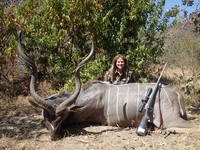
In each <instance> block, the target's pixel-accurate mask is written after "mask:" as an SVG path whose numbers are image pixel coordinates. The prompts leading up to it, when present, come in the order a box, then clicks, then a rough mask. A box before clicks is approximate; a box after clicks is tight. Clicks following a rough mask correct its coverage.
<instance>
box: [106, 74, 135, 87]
mask: <svg viewBox="0 0 200 150" xmlns="http://www.w3.org/2000/svg"><path fill="white" fill-rule="evenodd" d="M132 74H133V73H132V71H127V72H124V73H123V74H122V75H120V74H119V73H118V72H117V71H116V72H115V78H113V77H112V75H111V74H110V72H109V71H108V72H107V73H106V74H105V76H104V81H108V82H110V83H112V84H127V83H130V82H132V80H133V77H132Z"/></svg>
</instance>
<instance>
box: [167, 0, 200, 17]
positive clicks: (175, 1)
mask: <svg viewBox="0 0 200 150" xmlns="http://www.w3.org/2000/svg"><path fill="white" fill-rule="evenodd" d="M198 3H200V0H194V5H193V6H184V5H182V0H166V1H165V8H164V9H165V10H167V9H170V8H171V7H173V6H174V5H179V6H180V8H181V9H186V10H187V11H188V13H189V14H190V13H191V12H194V11H195V10H196V6H197V4H198ZM199 8H200V6H199Z"/></svg>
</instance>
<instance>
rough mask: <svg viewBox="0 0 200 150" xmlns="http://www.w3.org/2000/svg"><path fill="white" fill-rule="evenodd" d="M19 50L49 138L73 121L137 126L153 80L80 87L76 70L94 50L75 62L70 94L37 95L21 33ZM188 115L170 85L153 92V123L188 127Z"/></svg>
mask: <svg viewBox="0 0 200 150" xmlns="http://www.w3.org/2000/svg"><path fill="white" fill-rule="evenodd" d="M18 39H19V41H18V51H19V55H20V57H21V58H22V60H23V61H24V62H25V63H26V64H27V65H28V66H29V67H30V70H31V81H30V93H31V96H32V99H31V100H30V102H31V103H32V104H34V105H35V106H37V107H39V108H42V109H43V117H44V121H43V123H44V124H45V126H46V128H47V129H48V130H49V132H50V135H51V139H52V140H57V139H59V138H61V137H63V135H64V129H67V126H69V125H72V124H75V123H92V122H93V123H99V124H103V125H111V126H116V125H117V126H121V127H127V126H133V127H135V126H137V125H138V123H139V122H140V120H141V117H142V114H141V113H140V112H139V111H138V109H139V106H140V104H141V103H142V101H141V100H142V99H143V98H144V96H145V93H146V91H147V89H148V88H153V87H154V86H155V83H129V84H124V85H113V84H109V83H106V82H101V81H97V82H92V83H91V84H90V85H89V86H88V87H87V88H81V82H80V77H79V72H80V69H81V67H83V65H84V64H85V63H87V62H88V61H89V60H90V59H91V57H92V55H93V52H94V46H93V43H92V48H91V52H90V54H89V55H88V56H87V57H86V58H85V59H84V60H83V61H82V62H80V63H79V64H78V66H77V68H76V71H75V84H76V88H75V91H74V92H73V93H72V94H69V93H60V94H56V95H52V96H50V97H48V98H42V97H40V96H39V95H38V94H37V92H36V90H35V82H36V77H37V68H36V66H35V63H34V62H33V61H32V60H30V59H29V58H28V57H27V56H26V55H25V54H24V51H23V49H22V46H21V34H19V35H18ZM186 119H187V115H186V111H185V107H184V102H183V99H182V96H181V95H180V94H179V93H178V92H177V91H176V90H175V89H173V88H172V87H171V86H162V87H161V88H160V90H159V92H158V94H157V96H156V101H155V105H154V117H153V123H154V125H155V127H159V128H170V127H180V128H184V127H185V128H186V127H191V126H192V124H191V123H190V122H189V121H186Z"/></svg>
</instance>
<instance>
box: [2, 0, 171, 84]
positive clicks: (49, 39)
mask: <svg viewBox="0 0 200 150" xmlns="http://www.w3.org/2000/svg"><path fill="white" fill-rule="evenodd" d="M164 4H165V0H146V1H138V0H104V1H96V0H45V1H41V0H34V1H32V0H24V1H23V3H22V5H21V6H18V7H10V8H11V9H10V11H8V13H7V14H12V15H10V17H8V19H7V20H9V19H10V22H9V21H8V24H9V25H10V27H9V28H14V29H15V31H16V30H22V31H23V33H24V37H26V38H25V43H26V53H28V55H29V56H30V55H31V56H32V59H34V60H35V61H36V64H37V65H38V68H39V72H41V74H42V77H43V79H45V80H49V81H50V82H52V83H53V84H54V85H55V87H61V86H63V85H64V84H67V86H70V87H72V84H73V82H72V81H73V76H72V75H73V71H74V69H75V67H76V65H77V64H78V62H80V61H81V60H82V59H83V58H84V57H85V56H86V55H87V54H88V53H89V50H90V47H91V44H90V42H89V41H91V39H92V38H93V39H94V43H95V52H96V53H95V59H94V60H93V61H91V62H90V63H89V64H87V66H86V67H85V68H84V70H83V71H82V72H81V76H82V78H84V79H83V81H84V82H86V81H87V80H90V79H95V78H97V77H98V76H102V75H103V73H104V72H105V71H106V70H107V69H108V68H109V67H110V64H111V60H112V58H113V57H114V56H115V55H116V54H118V53H121V54H124V55H126V56H127V58H128V60H129V64H130V68H131V69H132V70H134V72H135V73H141V72H144V71H145V69H146V68H147V67H148V65H147V64H149V62H152V61H153V62H155V61H156V59H157V57H158V56H159V55H161V52H162V46H163V39H162V38H161V37H160V34H161V33H162V32H163V31H164V30H165V28H166V23H167V19H166V18H162V14H163V6H164ZM11 10H12V11H11ZM7 14H6V15H7ZM15 33H16V32H15ZM9 43H10V45H9V46H8V48H7V51H11V49H12V48H13V47H16V44H17V43H16V38H14V37H13V38H11V39H10V42H9Z"/></svg>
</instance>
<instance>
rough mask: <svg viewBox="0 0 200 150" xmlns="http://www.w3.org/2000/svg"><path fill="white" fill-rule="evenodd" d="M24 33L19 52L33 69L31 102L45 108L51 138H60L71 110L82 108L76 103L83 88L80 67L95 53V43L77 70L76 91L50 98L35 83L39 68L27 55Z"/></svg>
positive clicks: (19, 39)
mask: <svg viewBox="0 0 200 150" xmlns="http://www.w3.org/2000/svg"><path fill="white" fill-rule="evenodd" d="M21 41H22V34H21V32H18V52H19V56H20V57H21V59H22V60H23V61H24V62H25V63H26V64H27V65H28V66H29V68H30V70H31V81H30V93H31V96H32V99H30V100H29V101H30V103H31V104H33V105H35V106H37V107H39V108H42V109H43V116H44V121H43V123H44V125H45V126H46V127H47V129H48V130H49V131H50V135H51V139H52V140H57V139H59V138H60V137H61V136H62V134H63V133H61V132H62V130H61V128H62V123H63V121H65V120H66V119H67V118H68V116H69V114H70V112H74V111H78V110H79V109H80V107H79V106H76V105H75V101H76V99H77V97H78V95H79V93H80V90H81V82H80V69H81V68H82V67H83V66H84V64H86V63H87V62H88V61H90V60H91V58H92V56H93V53H94V44H93V42H92V48H91V51H90V54H89V55H88V56H87V57H86V58H85V59H84V60H82V61H81V62H80V63H79V64H78V66H77V68H76V70H75V85H76V88H75V91H74V92H73V93H72V94H65V95H64V96H62V95H60V94H58V95H57V96H55V97H54V99H53V100H52V99H50V98H46V99H44V98H41V97H40V96H39V95H38V94H37V92H36V90H35V84H36V79H37V68H36V65H35V63H34V62H33V61H32V60H31V59H30V58H29V57H27V56H26V54H25V53H24V50H23V48H22V42H21Z"/></svg>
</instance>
